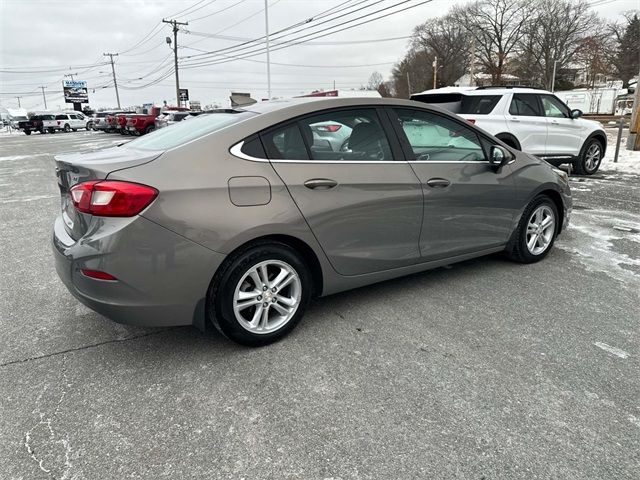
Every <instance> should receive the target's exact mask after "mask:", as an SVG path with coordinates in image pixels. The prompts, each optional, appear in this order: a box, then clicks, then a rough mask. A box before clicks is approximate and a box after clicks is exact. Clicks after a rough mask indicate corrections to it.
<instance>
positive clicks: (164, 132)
mask: <svg viewBox="0 0 640 480" xmlns="http://www.w3.org/2000/svg"><path fill="white" fill-rule="evenodd" d="M255 115H258V114H257V113H254V112H245V111H238V112H235V113H226V112H225V113H212V114H210V115H202V116H199V117H196V118H194V119H193V120H191V121H188V122H180V123H176V124H175V125H174V126H173V127H171V128H161V129H158V130H155V131H154V132H153V133H150V134H148V135H145V136H144V137H140V138H137V139H135V140H132V141H131V142H129V143H128V144H127V146H131V147H132V148H139V149H141V150H169V149H171V148H175V147H178V146H180V145H183V144H185V143H187V142H190V141H191V140H195V139H197V138H200V137H203V136H205V135H207V134H209V133H213V132H217V131H218V130H222V129H223V128H226V127H228V126H230V125H233V124H234V123H238V122H241V121H243V120H246V119H247V118H251V117H253V116H255Z"/></svg>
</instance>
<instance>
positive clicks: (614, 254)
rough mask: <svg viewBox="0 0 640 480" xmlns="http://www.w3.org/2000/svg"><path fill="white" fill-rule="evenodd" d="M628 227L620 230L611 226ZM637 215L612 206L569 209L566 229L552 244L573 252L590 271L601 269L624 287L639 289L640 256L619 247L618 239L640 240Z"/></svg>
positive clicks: (639, 218) (635, 241)
mask: <svg viewBox="0 0 640 480" xmlns="http://www.w3.org/2000/svg"><path fill="white" fill-rule="evenodd" d="M615 226H618V227H623V228H625V229H630V230H631V232H629V231H624V230H620V229H615V228H614V227H615ZM638 231H640V215H636V214H632V213H628V212H620V211H612V210H600V209H589V210H573V212H572V214H571V220H570V222H569V229H568V230H567V232H566V233H565V234H563V235H561V236H560V237H558V242H557V243H556V246H557V247H558V248H560V249H562V250H565V251H567V252H571V253H572V254H574V255H575V258H576V259H577V260H578V261H579V262H580V263H581V264H582V265H583V266H584V267H585V268H586V269H587V270H590V271H597V272H602V273H605V274H606V275H607V276H609V277H611V278H613V279H615V280H618V281H619V282H620V283H621V284H622V285H623V286H624V287H625V288H629V289H631V290H632V291H635V292H638V293H640V275H639V274H638V273H635V272H634V271H633V270H631V269H630V268H629V267H632V268H634V267H637V268H639V269H640V258H638V256H636V255H628V254H626V253H623V252H621V251H619V249H620V247H619V246H616V245H615V244H616V243H618V241H621V240H624V241H630V242H634V243H638V244H640V234H638V233H636V232H638Z"/></svg>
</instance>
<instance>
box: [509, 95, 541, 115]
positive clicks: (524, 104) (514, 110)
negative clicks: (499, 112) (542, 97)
mask: <svg viewBox="0 0 640 480" xmlns="http://www.w3.org/2000/svg"><path fill="white" fill-rule="evenodd" d="M509 113H510V114H511V115H515V116H524V117H539V116H541V115H542V113H541V112H540V106H539V104H538V98H537V96H536V95H533V94H530V93H516V94H514V95H513V98H512V99H511V105H510V106H509Z"/></svg>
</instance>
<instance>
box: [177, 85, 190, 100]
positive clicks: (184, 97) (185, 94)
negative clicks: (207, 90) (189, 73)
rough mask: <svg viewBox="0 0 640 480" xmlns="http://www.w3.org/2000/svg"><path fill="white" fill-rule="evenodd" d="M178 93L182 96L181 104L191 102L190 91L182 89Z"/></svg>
mask: <svg viewBox="0 0 640 480" xmlns="http://www.w3.org/2000/svg"><path fill="white" fill-rule="evenodd" d="M178 93H179V95H180V98H179V100H180V101H181V102H186V101H187V100H189V89H187V88H181V89H179V90H178Z"/></svg>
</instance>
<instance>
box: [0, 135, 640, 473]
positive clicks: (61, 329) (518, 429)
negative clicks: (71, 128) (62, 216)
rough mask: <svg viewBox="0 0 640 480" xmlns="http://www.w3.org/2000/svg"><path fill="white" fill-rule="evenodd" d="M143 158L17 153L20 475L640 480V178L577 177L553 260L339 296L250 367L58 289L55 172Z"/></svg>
mask: <svg viewBox="0 0 640 480" xmlns="http://www.w3.org/2000/svg"><path fill="white" fill-rule="evenodd" d="M125 140H126V139H125ZM121 141H123V137H120V136H113V135H107V134H102V133H95V132H77V133H69V134H55V135H38V134H35V135H31V136H30V137H27V136H25V135H11V136H3V137H0V225H1V227H2V229H1V232H2V233H1V235H0V242H1V253H0V296H1V298H2V302H1V304H0V328H1V332H2V335H0V393H1V395H0V478H6V479H24V480H27V479H29V480H30V479H49V478H55V479H120V478H144V479H158V478H198V479H200V478H208V479H213V478H225V479H226V478H234V479H241V478H244V479H334V480H337V479H344V480H346V479H370V478H384V479H388V478H398V479H409V478H416V479H418V478H420V479H449V478H451V479H458V478H464V479H478V480H480V479H486V480H489V479H504V478H518V479H519V478H522V479H581V480H584V479H632V478H638V474H639V472H640V403H639V399H640V306H639V305H640V303H639V301H640V177H639V176H637V175H633V174H626V173H621V172H617V173H609V172H607V171H605V172H603V173H601V174H598V175H597V176H596V177H595V178H577V177H573V178H572V181H571V182H572V188H573V192H574V205H575V210H574V213H573V216H572V220H571V222H572V223H571V226H570V229H569V230H568V231H567V232H565V233H564V234H563V235H561V236H560V238H559V239H558V242H557V243H556V248H555V249H554V250H553V251H552V252H551V254H550V255H549V256H548V257H547V259H546V260H545V261H543V262H541V263H538V264H535V265H528V266H523V265H517V264H513V263H510V262H508V261H507V260H505V259H503V258H502V257H501V256H499V255H497V256H492V257H489V258H484V259H478V260H474V261H470V262H466V263H463V264H457V265H453V266H451V267H447V268H441V269H438V270H434V271H431V272H427V273H423V274H418V275H413V276H411V277H407V278H403V279H399V280H395V281H391V282H386V283H382V284H377V285H373V286H370V287H366V288H362V289H359V290H355V291H351V292H347V293H343V294H340V295H335V296H332V297H328V298H325V299H321V300H318V301H316V302H314V304H313V305H312V306H311V308H310V311H309V312H308V314H307V316H306V317H305V319H304V320H303V322H302V323H301V324H300V325H299V326H298V328H297V329H296V330H294V332H293V333H292V334H291V335H290V336H289V337H287V338H286V339H285V340H284V341H282V342H280V343H278V344H275V345H272V346H269V347H266V348H262V349H247V348H244V347H240V346H237V345H235V344H232V343H230V342H229V341H227V340H225V339H224V338H221V337H220V336H219V335H218V334H217V333H215V332H206V333H201V332H199V331H198V330H196V329H194V328H173V329H154V330H149V329H147V330H145V329H139V328H131V327H126V326H122V325H117V324H115V323H113V322H111V321H109V320H107V319H105V318H103V317H101V316H99V315H98V314H96V313H93V312H92V311H90V310H89V309H87V308H86V307H84V306H82V305H81V304H79V303H78V302H77V301H76V300H75V299H74V298H73V297H72V296H71V295H70V294H68V293H67V291H66V289H65V288H64V286H63V285H62V283H61V282H60V281H59V280H58V278H57V276H56V274H55V271H54V268H53V263H52V255H51V253H50V247H49V241H50V234H51V226H52V223H53V219H54V218H55V216H56V214H57V211H58V209H59V195H58V192H57V185H56V179H55V174H54V166H53V155H54V154H57V153H60V152H63V151H72V150H80V149H91V148H98V147H101V146H105V145H111V144H114V143H118V142H121Z"/></svg>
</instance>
